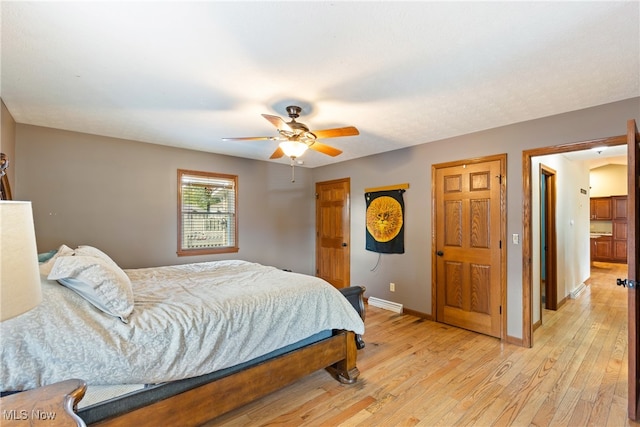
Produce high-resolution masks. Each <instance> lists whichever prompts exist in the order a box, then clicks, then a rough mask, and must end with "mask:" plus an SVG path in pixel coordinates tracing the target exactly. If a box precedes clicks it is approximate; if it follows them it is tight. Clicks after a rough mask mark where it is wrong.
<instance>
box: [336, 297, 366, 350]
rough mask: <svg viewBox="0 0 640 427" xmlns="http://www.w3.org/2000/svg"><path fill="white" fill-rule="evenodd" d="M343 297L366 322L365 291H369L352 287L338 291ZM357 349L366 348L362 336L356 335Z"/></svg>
mask: <svg viewBox="0 0 640 427" xmlns="http://www.w3.org/2000/svg"><path fill="white" fill-rule="evenodd" d="M338 290H339V291H340V292H341V293H342V295H344V297H345V298H346V299H347V301H349V303H351V305H352V306H353V308H354V309H355V310H356V311H357V312H358V314H359V315H360V318H361V319H362V321H363V322H364V318H365V314H366V313H365V309H364V291H366V290H367V288H365V287H364V286H357V285H356V286H350V287H348V288H341V289H338ZM354 339H355V340H356V347H357V348H358V350H360V349H362V348H364V340H363V339H362V335H360V334H357V335H355V338H354Z"/></svg>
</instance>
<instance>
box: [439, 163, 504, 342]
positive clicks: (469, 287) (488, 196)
mask: <svg viewBox="0 0 640 427" xmlns="http://www.w3.org/2000/svg"><path fill="white" fill-rule="evenodd" d="M502 165H503V163H502V161H501V160H492V161H486V162H478V163H471V164H460V165H456V166H450V167H444V168H437V169H436V174H435V188H436V202H435V203H436V207H435V223H436V239H435V240H436V248H435V250H436V258H435V259H436V274H435V276H436V319H437V320H438V321H440V322H443V323H447V324H450V325H454V326H458V327H461V328H465V329H470V330H473V331H476V332H480V333H483V334H487V335H491V336H495V337H501V336H502V315H501V304H502V294H503V291H502V274H503V273H502V262H503V261H502V260H503V257H502V243H501V241H500V240H501V221H502V219H503V213H502V209H501V203H502V200H503V191H502V185H503V184H502V176H503V174H502V169H503V166H502Z"/></svg>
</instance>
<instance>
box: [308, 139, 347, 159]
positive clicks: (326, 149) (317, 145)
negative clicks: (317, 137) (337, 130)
mask: <svg viewBox="0 0 640 427" xmlns="http://www.w3.org/2000/svg"><path fill="white" fill-rule="evenodd" d="M309 148H311V149H312V150H315V151H319V152H320V153H322V154H327V155H329V156H331V157H335V156H337V155H338V154H342V150H338V149H337V148H335V147H332V146H330V145H327V144H323V143H321V142H318V141H315V142H314V143H313V144H311V145H309Z"/></svg>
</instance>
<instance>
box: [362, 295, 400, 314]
mask: <svg viewBox="0 0 640 427" xmlns="http://www.w3.org/2000/svg"><path fill="white" fill-rule="evenodd" d="M367 301H368V302H369V305H372V306H374V307H379V308H383V309H385V310H389V311H393V312H396V313H402V304H398V303H397V302H392V301H387V300H383V299H380V298H376V297H369V298H368V300H367Z"/></svg>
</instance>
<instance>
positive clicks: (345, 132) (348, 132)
mask: <svg viewBox="0 0 640 427" xmlns="http://www.w3.org/2000/svg"><path fill="white" fill-rule="evenodd" d="M312 132H313V134H314V135H315V136H316V138H321V139H322V138H336V137H338V136H354V135H360V132H358V129H356V128H355V127H353V126H347V127H343V128H335V129H325V130H314V131H312Z"/></svg>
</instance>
